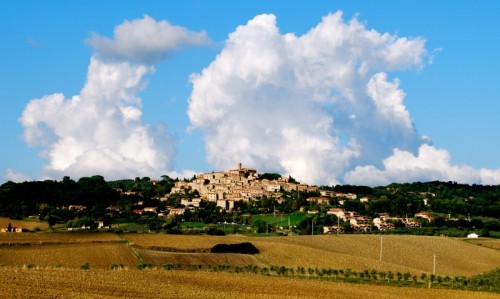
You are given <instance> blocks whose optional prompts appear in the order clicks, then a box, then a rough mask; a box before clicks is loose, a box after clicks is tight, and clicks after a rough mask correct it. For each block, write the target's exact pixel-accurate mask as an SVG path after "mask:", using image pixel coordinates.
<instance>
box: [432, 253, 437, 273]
mask: <svg viewBox="0 0 500 299" xmlns="http://www.w3.org/2000/svg"><path fill="white" fill-rule="evenodd" d="M432 274H433V275H436V254H435V253H434V262H433V264H432Z"/></svg>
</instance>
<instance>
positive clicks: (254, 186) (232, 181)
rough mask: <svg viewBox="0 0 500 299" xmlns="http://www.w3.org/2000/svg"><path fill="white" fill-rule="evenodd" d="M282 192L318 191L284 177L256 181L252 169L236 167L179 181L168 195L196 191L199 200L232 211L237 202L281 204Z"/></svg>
mask: <svg viewBox="0 0 500 299" xmlns="http://www.w3.org/2000/svg"><path fill="white" fill-rule="evenodd" d="M281 190H284V191H288V192H294V191H308V192H317V191H318V187H316V186H309V185H306V184H297V183H294V182H290V181H289V178H286V177H280V178H279V179H277V180H267V179H259V174H258V173H257V171H256V170H255V169H252V168H243V167H242V165H241V163H239V164H238V167H237V168H236V169H233V170H227V171H218V172H211V173H202V174H198V175H196V178H195V179H194V180H192V181H191V182H185V181H179V182H177V183H175V186H174V187H173V188H172V191H171V193H181V194H182V193H187V192H194V191H197V192H198V193H199V194H200V197H201V199H204V200H208V201H212V202H216V203H217V206H219V207H221V208H223V209H226V210H231V209H233V208H234V203H235V202H237V201H240V200H243V201H249V200H255V199H258V198H261V197H264V196H265V197H268V198H275V199H276V200H278V201H281V200H282V199H281V196H282V194H281V193H280V192H279V191H281Z"/></svg>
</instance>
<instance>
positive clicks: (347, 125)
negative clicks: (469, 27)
mask: <svg viewBox="0 0 500 299" xmlns="http://www.w3.org/2000/svg"><path fill="white" fill-rule="evenodd" d="M426 56H427V51H426V49H425V40H424V39H422V38H419V37H417V38H405V37H398V36H395V35H391V34H388V33H379V32H377V31H375V30H370V29H367V28H366V26H365V25H364V24H362V23H360V22H359V21H358V20H357V19H352V20H350V21H348V22H345V21H344V20H343V18H342V13H341V12H337V13H334V14H330V15H328V16H326V17H324V18H323V19H322V21H321V22H320V23H319V24H318V25H317V26H316V27H315V28H312V29H311V30H310V31H309V32H307V33H306V34H304V35H301V36H296V35H295V34H291V33H289V34H282V33H280V31H279V29H278V27H277V25H276V18H275V16H274V15H259V16H256V17H255V18H254V19H252V20H250V21H249V22H248V23H247V24H246V25H243V26H239V27H238V28H237V29H236V30H235V31H234V32H233V33H231V34H230V35H229V37H228V39H227V41H226V43H225V46H224V48H223V49H222V51H221V53H220V54H219V55H218V56H217V58H216V59H215V60H214V61H213V62H212V63H211V64H210V65H209V66H208V67H206V68H205V69H204V70H203V71H202V72H201V73H199V74H194V75H193V76H192V77H191V82H192V84H193V91H192V94H191V98H190V102H189V108H188V115H189V117H190V120H191V123H192V125H193V127H194V128H198V129H201V130H202V131H203V133H204V136H205V143H206V151H207V159H208V161H209V162H210V163H211V164H212V165H214V166H215V167H216V168H219V169H226V168H230V167H234V166H235V164H236V163H237V162H243V163H244V164H245V165H247V166H252V167H256V168H258V169H259V170H261V171H276V172H281V173H286V174H290V175H292V176H293V177H295V178H298V179H299V180H303V181H305V182H307V183H311V184H336V183H353V184H354V183H355V184H368V185H378V184H386V183H390V182H397V181H414V180H431V179H439V180H456V181H461V182H478V183H488V184H491V183H500V171H491V170H475V169H472V168H470V167H462V166H454V165H452V164H451V159H450V157H449V154H448V153H447V152H446V151H445V150H442V149H441V150H439V149H436V148H434V147H433V146H432V145H430V144H429V143H430V142H429V139H428V138H427V137H425V136H421V135H419V134H418V132H417V130H416V129H415V127H414V125H413V123H412V120H411V116H410V113H409V111H408V110H407V109H406V106H405V104H404V98H405V93H404V91H403V90H401V88H400V87H399V85H400V82H399V80H398V79H397V78H392V79H391V78H390V76H389V74H390V73H391V72H395V71H404V70H408V69H420V68H422V67H423V66H424V64H425V59H426V58H427V57H426Z"/></svg>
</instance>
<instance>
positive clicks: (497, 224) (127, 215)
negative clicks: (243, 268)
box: [0, 163, 500, 236]
mask: <svg viewBox="0 0 500 299" xmlns="http://www.w3.org/2000/svg"><path fill="white" fill-rule="evenodd" d="M499 194H500V188H499V187H498V186H479V185H472V186H469V185H461V184H457V183H454V182H447V183H445V182H428V183H418V182H417V183H412V184H391V185H389V186H385V187H375V188H371V187H367V186H349V185H344V186H342V185H337V186H310V185H307V184H303V183H299V182H297V181H296V180H295V179H294V178H292V177H290V176H281V175H279V174H276V173H264V174H260V173H258V171H257V170H256V169H253V168H247V167H243V165H242V164H241V163H240V164H238V165H237V166H236V168H235V169H230V170H223V171H217V172H210V173H201V174H197V175H195V176H194V177H193V178H191V179H183V180H180V179H172V178H170V177H168V176H163V177H162V178H161V179H159V180H155V179H150V178H147V177H144V178H136V179H135V180H120V181H111V182H106V181H105V180H104V178H103V177H101V176H93V177H84V178H80V179H79V180H78V181H73V180H72V179H70V178H69V177H65V178H63V180H62V181H61V182H57V181H44V182H25V183H17V184H16V183H13V182H8V183H6V184H4V185H2V186H0V212H1V215H0V216H8V217H10V218H13V219H22V218H28V217H29V218H34V219H38V220H41V221H44V222H46V223H48V224H49V226H50V227H60V228H61V229H65V230H82V229H83V230H89V229H98V230H99V229H118V230H125V231H127V230H130V231H132V230H133V231H144V230H146V231H166V232H176V233H179V232H182V231H184V230H185V229H190V230H191V231H192V230H193V229H196V230H198V232H200V233H204V232H211V233H223V234H225V233H227V230H226V228H227V227H226V226H225V224H230V226H229V227H230V232H233V233H235V232H241V233H263V232H267V233H269V232H285V233H299V234H307V233H316V234H318V233H326V234H328V233H349V232H365V233H368V232H372V231H375V232H389V231H392V230H395V231H399V232H404V233H415V234H431V235H433V234H443V233H445V234H447V235H457V236H464V235H465V234H467V233H471V232H476V233H481V234H482V235H496V234H497V232H498V231H500V221H499V220H498V217H497V216H496V215H497V212H498V200H497V199H498V196H499ZM123 223H125V224H126V225H123ZM221 226H222V227H221ZM0 229H1V230H2V231H5V232H10V231H16V232H21V231H23V228H20V227H14V226H11V227H7V224H5V227H0Z"/></svg>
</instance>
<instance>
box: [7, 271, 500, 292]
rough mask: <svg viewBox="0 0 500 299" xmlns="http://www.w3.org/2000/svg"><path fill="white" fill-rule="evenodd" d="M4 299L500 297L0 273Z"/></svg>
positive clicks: (127, 274)
mask: <svg viewBox="0 0 500 299" xmlns="http://www.w3.org/2000/svg"><path fill="white" fill-rule="evenodd" d="M0 285H2V288H0V297H2V298H26V297H30V298H31V297H36V298H56V297H61V298H325V297H326V298H356V299H357V298H460V299H468V298H471V299H472V298H485V299H488V298H498V297H499V296H498V294H493V293H481V292H470V291H455V290H444V289H428V288H407V287H391V286H378V285H365V284H345V283H337V282H331V281H323V280H308V279H299V278H289V277H277V276H262V275H251V274H234V273H213V272H206V271H196V272H192V271H164V270H143V271H139V270H119V271H110V270H88V271H83V270H75V269H73V270H72V269H12V268H5V267H4V268H0Z"/></svg>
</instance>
